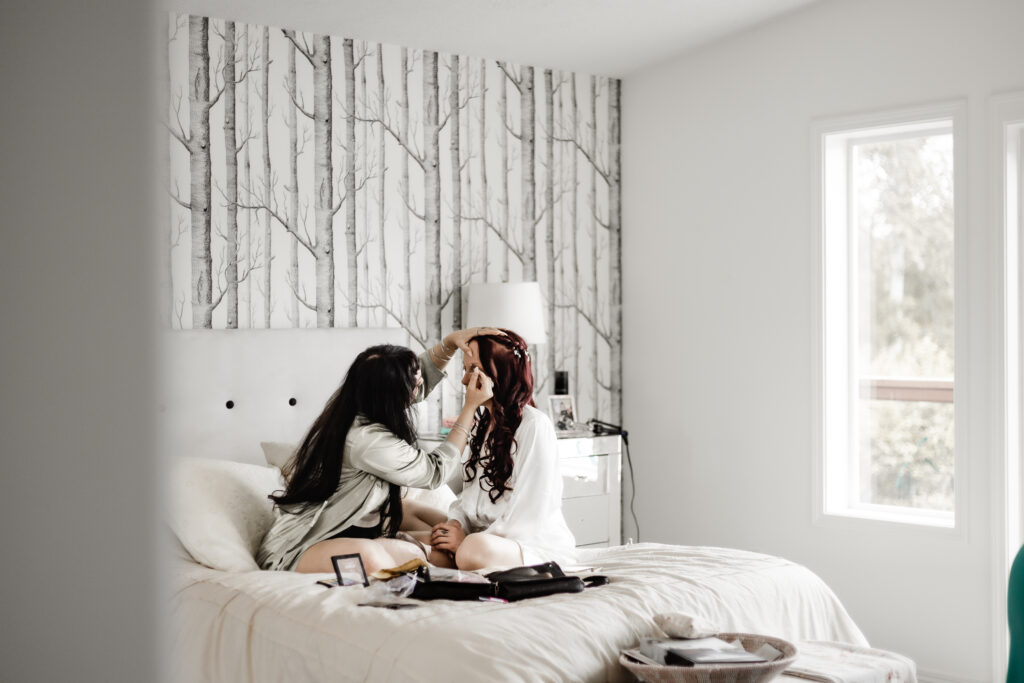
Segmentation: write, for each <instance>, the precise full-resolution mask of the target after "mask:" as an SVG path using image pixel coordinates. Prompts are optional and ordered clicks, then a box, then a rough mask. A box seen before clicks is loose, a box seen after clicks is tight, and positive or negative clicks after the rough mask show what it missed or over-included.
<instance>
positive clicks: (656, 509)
mask: <svg viewBox="0 0 1024 683" xmlns="http://www.w3.org/2000/svg"><path fill="white" fill-rule="evenodd" d="M1021 26H1024V3H1021V2H1010V1H1004V2H997V1H994V0H978V1H973V2H963V1H954V0H903V1H902V2H891V0H831V1H829V2H824V3H822V4H820V5H814V6H812V7H810V8H808V9H806V10H803V11H800V12H797V13H795V14H792V15H789V16H787V17H783V18H781V19H779V20H777V21H775V22H772V23H770V24H766V25H764V26H762V27H760V28H758V29H755V30H752V31H750V32H747V33H744V34H742V35H739V36H737V37H735V38H733V39H730V40H728V41H725V42H722V43H718V44H716V45H713V46H711V47H709V48H706V49H704V50H701V51H699V52H696V53H691V54H688V55H684V56H682V57H680V58H678V59H676V60H674V61H671V62H669V63H666V64H663V65H660V66H658V67H655V68H651V69H647V70H644V71H642V72H640V73H637V74H634V75H631V76H628V77H627V78H626V79H625V81H624V84H623V147H622V150H623V163H624V167H623V179H624V180H623V206H624V216H623V218H624V222H623V225H624V231H623V234H624V244H623V272H624V280H623V296H624V301H623V310H624V316H625V325H624V327H625V339H624V350H625V358H624V365H625V367H624V382H625V384H624V395H625V397H626V398H625V421H626V423H627V425H628V427H629V428H630V432H631V435H632V444H633V458H634V462H635V464H636V468H637V473H636V476H637V489H638V495H639V499H638V501H637V509H638V512H639V517H640V523H641V531H642V538H643V540H651V541H662V542H671V543H684V544H709V545H723V546H733V547H740V548H747V549H753V550H759V551H764V552H768V553H773V554H778V555H782V556H785V557H788V558H791V559H793V560H795V561H798V562H801V563H803V564H806V565H807V566H809V567H810V568H811V569H812V570H814V571H816V572H817V573H818V574H820V575H821V576H822V577H823V578H824V579H825V580H826V581H827V582H828V583H829V584H830V585H831V586H832V587H833V588H834V589H835V591H836V593H837V594H838V595H839V597H840V598H841V599H842V600H843V601H844V603H845V604H846V606H847V608H848V609H849V611H850V613H851V614H852V616H853V618H854V619H855V620H856V621H857V623H858V624H860V626H861V627H862V628H863V630H864V631H865V633H866V635H867V637H868V639H869V640H870V641H871V643H872V644H873V645H876V646H878V647H883V648H887V649H892V650H896V651H899V652H902V653H905V654H907V655H909V656H911V657H913V658H914V659H916V660H917V663H918V667H919V669H920V670H921V671H922V672H923V673H925V674H926V678H928V677H930V678H932V679H933V680H934V679H935V678H936V677H939V678H941V679H943V680H957V681H961V680H962V681H986V680H991V679H992V678H993V675H994V674H993V669H994V667H995V665H994V660H993V655H992V645H991V644H992V642H993V632H994V626H993V625H994V624H995V623H998V622H999V618H998V616H997V615H994V614H993V606H992V604H993V599H992V598H993V592H992V591H993V587H992V573H993V572H992V567H991V564H992V563H991V559H990V558H991V556H992V553H993V548H992V546H991V541H990V537H991V531H990V524H991V519H992V515H991V512H990V510H991V508H990V505H989V488H990V472H991V471H992V470H991V468H992V467H994V466H995V463H996V453H995V452H994V450H995V449H994V448H993V447H992V446H991V443H990V442H992V441H994V439H993V438H991V437H992V434H991V432H992V428H991V425H992V421H991V420H990V417H991V416H990V414H989V413H990V408H991V406H990V401H989V398H990V396H991V395H992V390H993V386H994V385H993V379H992V373H993V367H998V364H994V363H993V362H992V359H991V358H990V356H991V355H992V354H991V353H990V351H991V349H992V348H993V342H994V340H995V336H994V335H996V334H997V332H996V331H995V330H998V322H999V321H998V318H997V316H998V309H997V307H995V306H993V305H992V302H993V301H996V300H997V299H996V294H997V293H998V281H997V280H996V277H995V274H994V273H993V272H992V268H990V264H991V263H992V257H993V252H992V251H991V250H993V249H996V248H997V247H998V246H999V243H998V240H996V239H994V237H993V236H994V235H997V234H998V233H997V232H996V228H997V226H996V225H995V224H994V219H993V220H990V216H989V213H990V211H989V207H990V194H989V193H990V189H991V188H990V187H989V185H988V179H989V175H990V174H989V173H988V170H989V166H988V159H989V158H988V156H987V155H988V149H989V148H988V141H987V139H986V136H987V134H988V131H987V130H986V125H985V124H986V121H987V114H988V98H989V97H990V95H992V94H993V93H997V92H1001V91H1006V90H1012V89H1018V88H1021V87H1024V39H1022V38H1021V32H1020V27H1021ZM958 98H964V99H966V101H967V104H968V135H969V140H968V150H969V158H968V160H967V164H968V166H967V168H968V174H967V178H966V182H967V183H968V187H967V201H968V206H967V217H968V220H969V223H970V227H969V230H970V243H969V244H968V245H967V249H968V252H967V258H968V266H967V267H968V271H969V275H968V278H967V282H960V283H958V286H959V287H960V289H959V290H958V295H959V296H966V297H968V305H969V310H970V311H971V313H970V319H969V321H967V327H966V328H965V329H966V331H967V335H966V339H967V343H968V345H969V346H968V349H969V352H968V355H969V361H968V363H967V364H966V365H967V367H958V368H957V383H958V384H957V397H958V399H960V400H963V399H964V398H966V399H967V400H969V401H970V419H969V424H968V425H966V427H967V439H968V454H967V459H968V461H969V466H968V471H967V472H958V477H962V480H963V481H965V483H966V488H967V496H968V499H967V502H968V506H969V507H968V514H967V518H966V520H964V522H965V524H964V529H965V533H963V534H961V535H959V536H956V535H952V536H951V535H944V534H941V533H936V532H934V531H931V532H930V531H928V530H921V529H916V528H913V527H892V526H884V525H878V524H872V523H868V522H864V523H854V524H848V525H841V526H835V525H833V526H816V525H814V524H813V522H812V476H811V471H812V463H813V458H815V457H816V455H817V454H816V453H815V452H813V449H812V443H811V433H812V418H813V406H812V404H811V395H812V372H813V367H812V336H811V335H812V325H813V317H812V314H813V311H812V291H811V287H812V282H813V278H812V274H813V273H812V264H813V259H812V253H811V245H812V235H813V230H814V223H813V220H812V194H811V192H812V178H811V173H812V171H811V154H810V147H811V145H810V124H811V121H812V119H816V118H821V117H830V116H836V115H843V114H852V113H859V112H869V111H873V110H879V109H887V108H900V107H905V106H907V105H914V104H922V103H929V102H936V101H945V100H950V99H958ZM649 273H659V274H661V275H660V276H659V277H650V276H649ZM627 533H629V532H627ZM927 674H931V676H927Z"/></svg>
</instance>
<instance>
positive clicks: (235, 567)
mask: <svg viewBox="0 0 1024 683" xmlns="http://www.w3.org/2000/svg"><path fill="white" fill-rule="evenodd" d="M283 487H284V485H283V483H282V481H281V473H280V472H279V471H278V470H276V469H274V468H272V467H262V466H260V465H249V464H246V463H241V462H233V461H230V460H209V459H205V458H179V459H176V461H175V462H174V463H173V464H172V468H171V477H170V491H169V493H170V520H169V521H170V525H171V529H172V530H173V531H174V533H175V534H176V535H177V537H178V540H179V541H181V544H182V545H183V546H185V549H186V550H188V552H189V554H190V555H192V557H193V558H194V559H195V560H196V562H199V563H200V564H204V565H206V566H207V567H212V568H213V569H220V570H223V571H253V570H258V569H259V567H258V566H257V564H256V560H255V559H254V557H253V556H254V555H255V554H256V551H257V550H258V549H259V545H260V542H261V541H262V540H263V536H264V535H265V534H266V533H267V530H268V529H270V526H271V524H273V522H274V513H273V504H272V502H271V501H270V500H269V499H268V498H267V496H268V495H269V494H271V493H273V492H274V491H276V490H280V489H282V488H283Z"/></svg>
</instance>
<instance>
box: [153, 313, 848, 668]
mask: <svg viewBox="0 0 1024 683" xmlns="http://www.w3.org/2000/svg"><path fill="white" fill-rule="evenodd" d="M381 341H390V342H393V343H404V341H405V340H404V336H403V335H401V333H400V332H398V331H396V330H389V331H385V330H359V331H355V330H288V331H250V330H245V331H204V332H194V333H193V332H186V333H176V334H175V335H172V336H170V337H168V339H167V340H166V342H167V343H166V346H165V355H164V357H165V363H164V367H165V368H167V369H168V373H167V375H166V377H165V378H164V382H163V391H164V401H163V405H162V413H163V416H164V419H163V420H162V426H163V435H162V443H163V444H164V446H165V456H166V459H167V462H168V463H169V464H168V474H169V477H168V480H169V482H170V489H169V494H170V495H169V496H168V498H169V502H170V504H171V507H170V510H169V516H168V520H169V522H170V526H171V529H172V531H173V532H174V534H173V535H174V538H175V545H176V548H177V552H176V553H175V554H176V557H175V559H174V562H173V577H172V586H173V593H172V597H171V615H172V618H171V621H170V624H169V631H168V638H169V648H170V649H169V664H170V666H169V668H170V669H171V674H172V680H175V681H182V682H184V681H189V682H199V681H210V682H211V683H212V682H220V681H253V682H260V681H285V680H287V681H290V682H291V683H300V682H302V681H310V682H312V681H394V682H399V681H606V680H607V681H620V680H631V676H630V675H629V674H628V672H626V671H625V670H624V669H623V668H622V667H621V666H620V665H619V664H618V662H617V659H618V655H619V652H620V651H621V650H622V649H624V648H627V647H630V646H632V645H634V644H635V643H636V642H637V640H638V639H639V638H640V637H643V636H653V635H657V634H658V632H657V627H656V626H655V625H654V621H653V617H654V615H655V614H658V613H661V612H673V611H685V612H688V613H692V614H697V615H700V616H703V617H705V618H708V619H710V620H712V621H714V622H715V623H717V624H718V625H719V626H720V627H721V628H722V629H723V630H729V631H745V632H753V633H762V634H769V635H775V636H779V637H782V638H786V639H788V640H794V641H801V640H827V641H836V642H842V643H849V644H852V645H866V644H867V643H866V640H865V639H864V636H863V635H862V634H861V632H860V630H859V629H858V628H857V626H856V624H854V623H853V621H852V620H851V618H850V617H849V615H848V614H847V612H846V610H845V609H844V608H843V606H842V604H841V603H840V601H839V600H838V598H837V597H836V596H835V594H834V593H833V592H832V591H831V590H830V589H829V587H828V586H827V585H825V583H824V582H823V581H822V580H821V579H820V578H819V577H818V576H816V575H815V574H814V573H813V572H811V571H810V570H808V569H807V568H805V567H803V566H801V565H798V564H795V563H793V562H790V561H788V560H785V559H782V558H778V557H772V556H768V555H762V554H758V553H751V552H745V551H741V550H733V549H726V548H710V547H686V546H670V545H660V544H654V543H639V544H633V545H628V546H617V547H612V548H603V549H582V550H580V551H579V558H578V562H579V563H580V564H583V565H588V566H594V567H599V568H600V573H601V574H603V575H606V576H608V577H609V579H610V581H609V583H608V584H607V585H604V586H600V587H594V588H588V589H586V590H585V591H584V592H583V593H581V594H561V595H552V596H547V597H543V598H536V599H531V600H525V601H522V602H518V603H512V604H496V603H486V602H453V601H431V602H422V603H421V606H419V607H417V608H414V609H407V610H400V611H398V610H388V609H380V608H374V607H361V606H359V605H358V603H359V602H362V601H363V600H365V591H366V590H368V589H364V588H361V587H346V588H333V589H328V588H325V587H323V586H321V585H318V584H317V583H316V580H317V579H321V578H325V576H324V575H304V574H297V573H293V572H264V571H259V570H258V569H257V567H256V565H255V562H254V561H253V560H252V553H253V551H254V550H255V548H256V546H257V545H258V543H259V540H260V538H261V537H262V534H263V533H264V532H265V531H266V528H267V527H269V524H270V521H271V518H272V517H271V515H272V513H271V510H270V504H269V501H267V499H266V494H267V493H269V492H270V491H272V490H274V489H275V488H277V487H279V486H280V479H279V476H280V474H279V471H278V470H277V469H275V468H273V467H271V466H268V465H267V462H266V458H265V456H264V453H263V449H261V448H260V443H261V442H283V443H288V442H292V443H294V442H295V441H297V440H298V439H299V437H301V434H302V431H303V430H304V429H305V427H306V425H308V424H309V422H310V421H311V420H312V418H313V416H315V415H316V414H317V412H318V411H319V408H320V406H321V405H322V404H323V401H324V400H325V399H326V397H327V396H328V395H329V394H330V393H331V391H333V389H334V388H335V387H336V386H337V383H338V381H339V379H340V377H341V376H342V375H343V373H344V370H345V368H347V366H348V364H349V363H350V362H351V359H352V358H353V357H354V355H355V354H356V353H358V352H359V351H360V350H362V349H363V348H365V347H366V346H368V345H370V344H372V343H379V342H381ZM229 406H230V407H229ZM409 495H410V496H412V497H417V498H419V499H421V500H423V501H424V502H427V503H428V504H429V503H434V504H441V503H442V502H443V500H444V497H445V496H451V495H452V494H451V492H450V491H447V490H442V491H439V492H433V493H431V494H426V493H422V492H417V491H413V492H409ZM432 496H433V497H432ZM436 496H441V498H437V497H436Z"/></svg>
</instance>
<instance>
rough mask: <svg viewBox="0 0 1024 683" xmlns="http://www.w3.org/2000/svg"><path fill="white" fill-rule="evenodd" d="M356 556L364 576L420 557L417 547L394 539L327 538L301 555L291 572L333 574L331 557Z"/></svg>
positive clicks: (421, 554) (420, 552)
mask: <svg viewBox="0 0 1024 683" xmlns="http://www.w3.org/2000/svg"><path fill="white" fill-rule="evenodd" d="M353 553H358V554H359V555H360V556H361V557H362V559H363V568H364V569H366V573H367V574H372V573H373V572H375V571H377V570H378V569H390V568H391V567H397V566H398V565H400V564H405V563H406V562H408V561H409V560H412V559H414V558H417V557H418V558H420V559H422V558H423V552H422V551H421V550H420V549H419V546H417V545H414V544H412V543H409V542H407V541H400V540H398V539H396V538H378V539H374V540H369V539H365V538H329V539H327V540H326V541H320V542H319V543H317V544H315V545H313V546H310V548H309V549H308V550H306V552H304V553H302V557H300V558H299V563H298V564H297V565H296V566H295V571H298V572H305V573H317V572H333V571H334V565H332V564H331V557H333V556H334V555H349V554H353Z"/></svg>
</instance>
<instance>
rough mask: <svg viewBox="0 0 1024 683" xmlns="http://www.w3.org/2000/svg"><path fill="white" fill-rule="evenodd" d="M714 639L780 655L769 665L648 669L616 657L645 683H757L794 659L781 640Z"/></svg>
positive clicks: (792, 651) (747, 636)
mask: <svg viewBox="0 0 1024 683" xmlns="http://www.w3.org/2000/svg"><path fill="white" fill-rule="evenodd" d="M718 637H719V638H721V639H722V640H729V641H731V640H735V639H737V638H738V639H739V641H740V642H741V643H743V648H744V649H745V650H746V651H747V652H754V651H756V650H757V649H758V648H759V647H761V646H762V645H764V644H765V643H768V644H769V645H771V646H772V647H774V648H775V649H776V650H778V651H779V652H781V653H782V656H781V657H779V658H778V659H776V660H775V661H773V662H758V663H751V664H695V665H694V666H651V665H649V664H641V663H639V662H637V661H634V660H633V659H630V658H629V657H627V656H626V655H619V663H620V664H622V666H624V667H626V668H627V669H629V670H630V671H632V672H633V673H634V674H635V675H636V676H637V678H639V679H640V680H642V681H647V683H680V682H682V683H760V682H761V681H770V680H771V679H773V678H775V677H776V676H778V675H779V674H781V673H782V672H783V671H785V670H786V669H787V668H788V667H789V665H790V664H792V663H793V660H794V659H796V647H794V646H793V644H792V643H789V642H787V641H785V640H782V639H781V638H772V637H771V636H758V635H754V634H751V633H719V634H718Z"/></svg>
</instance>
